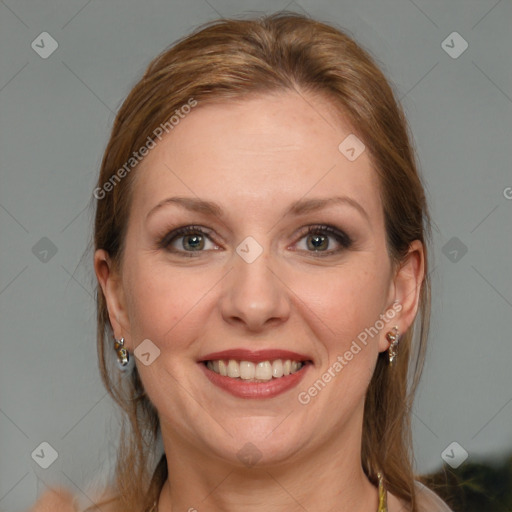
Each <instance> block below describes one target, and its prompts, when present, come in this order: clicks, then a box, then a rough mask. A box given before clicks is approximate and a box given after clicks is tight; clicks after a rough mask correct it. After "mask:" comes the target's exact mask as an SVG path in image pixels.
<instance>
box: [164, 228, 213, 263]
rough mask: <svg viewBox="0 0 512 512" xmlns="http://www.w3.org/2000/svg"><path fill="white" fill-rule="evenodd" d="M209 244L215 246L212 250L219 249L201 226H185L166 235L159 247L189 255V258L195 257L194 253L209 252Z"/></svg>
mask: <svg viewBox="0 0 512 512" xmlns="http://www.w3.org/2000/svg"><path fill="white" fill-rule="evenodd" d="M208 243H210V244H211V245H212V246H213V247H211V248H210V250H211V249H213V250H215V249H218V246H217V245H216V244H214V243H213V241H212V240H211V238H210V236H209V235H208V232H207V231H206V230H204V229H203V228H201V227H200V226H184V227H181V228H178V229H175V230H174V231H171V232H170V233H168V234H166V235H165V236H164V237H163V238H162V239H161V240H160V241H159V242H158V247H160V248H163V249H167V250H168V251H169V252H179V253H182V254H186V253H189V254H187V256H195V255H194V254H193V253H201V252H204V251H205V250H209V248H208V247H207V245H208ZM205 246H206V247H205Z"/></svg>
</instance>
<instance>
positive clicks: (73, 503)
mask: <svg viewBox="0 0 512 512" xmlns="http://www.w3.org/2000/svg"><path fill="white" fill-rule="evenodd" d="M88 490H89V491H90V492H88V493H87V496H89V498H88V497H86V496H84V497H81V496H80V495H76V496H75V495H73V494H71V492H69V491H68V490H66V489H62V488H54V489H48V490H46V491H45V492H44V493H43V494H42V495H41V496H40V497H39V498H38V500H37V501H36V503H35V504H34V506H33V507H32V508H31V509H30V510H28V512H83V511H84V510H86V509H87V508H89V507H90V506H91V501H93V502H94V503H96V504H100V505H101V510H102V512H118V509H117V507H116V502H115V498H114V496H115V495H114V494H113V492H111V490H109V489H107V490H103V491H102V492H93V490H91V489H88ZM91 497H92V500H91Z"/></svg>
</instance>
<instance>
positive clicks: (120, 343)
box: [114, 338, 130, 368]
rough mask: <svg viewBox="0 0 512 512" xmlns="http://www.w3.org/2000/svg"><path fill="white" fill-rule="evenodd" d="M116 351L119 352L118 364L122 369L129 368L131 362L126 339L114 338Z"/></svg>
mask: <svg viewBox="0 0 512 512" xmlns="http://www.w3.org/2000/svg"><path fill="white" fill-rule="evenodd" d="M114 350H115V351H116V352H117V362H118V363H119V365H120V366H121V368H124V367H125V366H127V365H128V362H129V360H130V355H129V353H128V350H126V348H125V347H124V338H119V339H116V338H114Z"/></svg>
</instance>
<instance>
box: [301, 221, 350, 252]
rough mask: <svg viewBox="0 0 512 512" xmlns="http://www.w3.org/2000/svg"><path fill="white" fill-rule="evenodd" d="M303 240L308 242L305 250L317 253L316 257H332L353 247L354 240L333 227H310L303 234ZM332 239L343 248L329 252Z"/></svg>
mask: <svg viewBox="0 0 512 512" xmlns="http://www.w3.org/2000/svg"><path fill="white" fill-rule="evenodd" d="M302 239H305V240H306V248H305V249H304V250H305V251H306V252H313V253H316V254H315V255H316V256H330V255H332V254H336V253H339V252H341V251H342V250H344V249H348V248H349V247H350V246H351V245H352V240H351V239H350V237H349V236H348V235H347V234H345V233H344V232H343V231H340V230H338V229H336V228H333V227H331V226H308V227H307V228H306V229H305V230H303V232H302V237H301V238H300V240H302ZM330 239H334V240H335V241H336V243H337V244H338V245H339V246H341V248H338V249H332V250H327V249H328V248H329V247H330V246H331V243H330Z"/></svg>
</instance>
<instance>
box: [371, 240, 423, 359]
mask: <svg viewBox="0 0 512 512" xmlns="http://www.w3.org/2000/svg"><path fill="white" fill-rule="evenodd" d="M424 276H425V254H424V249H423V244H422V243H421V242H420V241H419V240H414V241H413V242H412V243H411V244H410V246H409V251H408V253H407V255H406V257H405V259H404V260H403V261H402V262H401V263H400V264H399V265H398V268H397V270H396V274H395V277H394V278H393V282H392V286H391V293H392V294H393V295H391V301H393V300H394V301H396V303H395V304H394V305H393V307H392V309H394V310H395V312H397V315H396V316H395V317H394V318H393V319H392V320H391V321H390V322H389V324H388V325H387V326H386V328H385V332H384V333H383V334H384V336H381V338H380V343H379V351H381V352H382V351H384V350H387V349H388V348H389V341H387V339H386V337H385V334H386V333H387V332H388V331H389V330H391V328H392V327H393V326H395V325H396V326H397V327H398V332H399V334H403V333H405V332H406V331H407V330H408V329H409V327H411V325H412V324H413V322H414V318H415V317H416V312H417V311H418V306H419V299H420V292H421V285H422V283H423V278H424Z"/></svg>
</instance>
